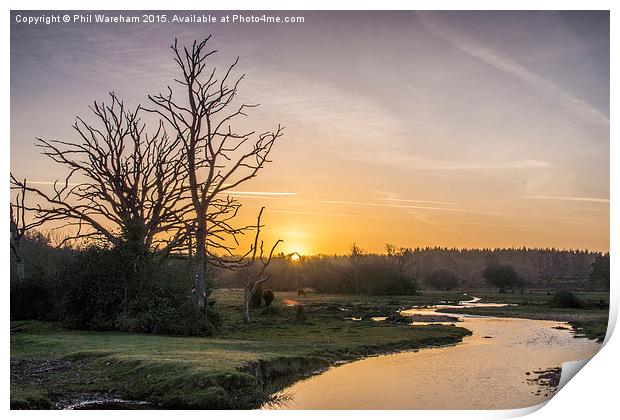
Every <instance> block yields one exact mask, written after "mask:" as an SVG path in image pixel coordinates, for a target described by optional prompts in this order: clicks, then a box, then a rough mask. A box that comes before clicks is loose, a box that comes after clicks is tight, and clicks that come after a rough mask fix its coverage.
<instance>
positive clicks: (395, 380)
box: [263, 304, 600, 409]
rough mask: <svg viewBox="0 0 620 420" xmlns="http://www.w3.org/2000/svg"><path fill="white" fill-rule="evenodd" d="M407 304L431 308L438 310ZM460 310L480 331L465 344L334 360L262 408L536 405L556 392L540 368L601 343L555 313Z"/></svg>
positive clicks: (590, 350)
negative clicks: (526, 315) (538, 378)
mask: <svg viewBox="0 0 620 420" xmlns="http://www.w3.org/2000/svg"><path fill="white" fill-rule="evenodd" d="M478 305H480V304H478ZM407 312H409V313H423V314H429V313H433V312H434V310H433V309H432V308H425V309H416V310H411V311H407ZM458 316H459V317H460V318H461V319H462V320H463V322H461V323H459V325H460V326H463V327H465V328H467V329H469V330H470V331H472V332H473V335H472V336H470V337H466V338H465V339H464V340H463V343H462V344H458V345H455V346H450V347H442V348H431V349H421V350H419V351H416V352H405V353H398V354H392V355H386V356H378V357H372V358H368V359H364V360H360V361H357V362H353V363H349V364H346V365H342V366H339V367H335V368H330V369H329V370H327V371H326V372H324V373H322V374H320V375H317V376H313V377H310V378H308V379H305V380H302V381H300V382H297V383H295V384H293V385H292V386H290V387H288V388H286V389H284V390H283V391H281V392H280V393H278V394H277V395H280V396H286V398H284V399H283V402H282V404H280V405H279V406H275V407H268V406H265V407H263V408H287V409H509V408H522V407H529V406H532V405H536V404H540V403H542V402H544V401H546V400H548V399H549V398H551V397H552V392H550V390H549V389H548V388H539V387H538V386H536V385H535V384H532V383H531V379H532V378H533V376H534V373H533V372H534V371H540V370H546V369H550V368H555V367H561V366H562V363H564V362H567V361H575V360H581V359H585V358H589V357H592V356H593V355H594V354H595V353H596V352H597V351H598V350H599V349H600V344H599V343H596V342H595V341H592V340H588V339H585V338H575V337H574V336H573V334H572V332H571V331H569V330H566V329H555V328H553V327H557V326H559V325H566V324H564V323H560V322H556V321H538V320H528V319H516V318H493V317H473V316H463V315H458ZM528 372H529V375H528V374H527V373H528ZM528 379H529V380H530V381H528ZM540 389H542V392H540V391H539V390H540Z"/></svg>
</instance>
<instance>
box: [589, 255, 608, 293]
mask: <svg viewBox="0 0 620 420" xmlns="http://www.w3.org/2000/svg"><path fill="white" fill-rule="evenodd" d="M609 278H610V276H609V254H606V255H599V256H598V257H596V260H594V262H593V263H592V272H591V273H590V280H591V281H592V282H594V283H595V284H598V285H600V286H602V287H604V288H606V289H609Z"/></svg>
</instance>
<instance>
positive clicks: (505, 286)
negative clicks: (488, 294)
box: [482, 264, 525, 293]
mask: <svg viewBox="0 0 620 420" xmlns="http://www.w3.org/2000/svg"><path fill="white" fill-rule="evenodd" d="M482 277H483V278H484V279H485V280H486V281H487V282H488V283H489V284H492V285H493V286H495V287H497V288H498V289H499V292H500V293H506V291H507V290H509V289H522V288H523V287H524V286H525V283H524V281H523V280H522V279H521V278H520V277H519V275H518V274H517V272H516V271H515V269H514V268H513V267H512V266H511V265H501V264H496V265H491V266H489V267H487V268H486V269H485V270H484V272H483V273H482Z"/></svg>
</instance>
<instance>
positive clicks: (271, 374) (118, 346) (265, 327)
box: [11, 290, 469, 408]
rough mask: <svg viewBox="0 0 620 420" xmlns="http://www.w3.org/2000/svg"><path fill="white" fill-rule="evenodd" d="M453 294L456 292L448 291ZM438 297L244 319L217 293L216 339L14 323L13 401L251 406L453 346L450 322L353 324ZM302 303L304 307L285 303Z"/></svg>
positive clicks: (318, 302)
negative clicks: (219, 322) (365, 366)
mask: <svg viewBox="0 0 620 420" xmlns="http://www.w3.org/2000/svg"><path fill="white" fill-rule="evenodd" d="M454 295H455V297H456V296H458V294H454ZM442 296H443V295H440V294H428V295H425V296H407V297H389V298H388V297H360V296H339V295H310V296H309V297H308V298H307V299H297V297H296V295H294V294H292V293H288V294H287V293H279V294H278V297H277V301H276V303H275V306H274V307H273V308H271V309H270V310H268V311H265V310H263V311H260V310H259V311H256V312H255V313H254V317H253V320H252V322H251V323H244V322H242V321H241V307H240V303H241V292H239V291H229V290H219V291H217V292H216V293H215V298H216V299H217V304H216V307H217V308H218V310H219V311H220V312H221V314H222V317H223V326H222V329H221V333H220V334H219V335H218V336H216V337H211V338H197V337H172V336H157V335H147V334H123V333H116V332H93V331H71V330H65V329H62V328H60V327H58V326H57V325H55V324H49V323H39V322H33V321H27V322H13V323H12V325H11V358H12V362H11V364H12V366H11V367H12V369H11V370H12V373H11V405H12V407H13V408H35V407H38V408H52V407H54V404H55V403H56V402H58V401H60V400H62V399H66V398H70V397H71V396H75V397H76V398H79V396H80V395H83V394H86V393H106V394H109V395H115V396H119V397H122V398H125V399H129V400H145V401H149V402H152V403H154V404H156V405H158V406H162V407H167V408H174V407H176V408H251V407H255V406H257V405H258V404H260V403H261V402H262V401H264V399H265V397H266V396H267V395H269V394H270V393H272V392H273V391H275V390H277V389H278V388H279V387H281V386H284V385H286V384H287V383H290V382H291V381H292V380H294V378H296V377H298V376H299V375H304V374H309V373H311V372H313V371H316V370H317V369H321V368H325V367H327V366H329V365H331V364H334V363H336V362H337V361H349V360H355V359H358V358H361V357H365V356H369V355H375V354H381V353H387V352H392V351H397V350H406V349H416V348H421V347H429V346H439V345H448V344H454V343H458V342H460V341H461V340H462V338H463V337H464V336H466V335H468V334H469V331H467V330H466V329H464V328H459V327H456V326H442V325H427V326H415V327H411V326H409V325H406V324H397V323H384V322H373V321H370V320H367V319H365V320H362V321H355V320H352V319H351V318H353V317H354V315H355V314H356V313H358V312H363V313H366V314H367V313H373V314H374V313H376V314H377V315H385V314H389V313H391V312H393V311H396V310H398V309H401V308H404V307H408V306H412V305H420V304H433V303H438V302H439V301H440V300H442V299H444V298H445V297H442ZM298 300H300V301H301V303H302V304H303V309H302V310H299V309H297V307H295V306H288V305H292V304H295V303H297V301H298Z"/></svg>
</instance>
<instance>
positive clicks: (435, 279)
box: [426, 268, 460, 290]
mask: <svg viewBox="0 0 620 420" xmlns="http://www.w3.org/2000/svg"><path fill="white" fill-rule="evenodd" d="M459 282H460V280H459V278H458V277H457V275H456V274H454V271H452V270H447V269H445V268H438V269H437V270H435V271H433V272H432V273H431V274H430V275H429V276H428V277H427V278H426V284H428V285H429V286H430V287H431V288H433V289H435V290H452V289H454V288H455V287H456V286H458V284H459Z"/></svg>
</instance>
